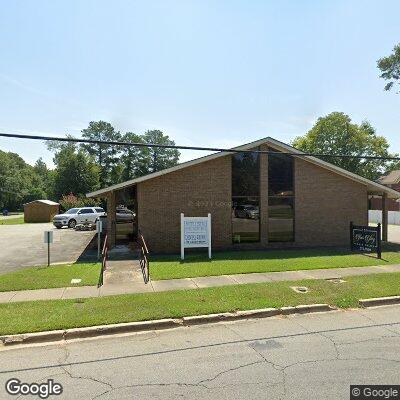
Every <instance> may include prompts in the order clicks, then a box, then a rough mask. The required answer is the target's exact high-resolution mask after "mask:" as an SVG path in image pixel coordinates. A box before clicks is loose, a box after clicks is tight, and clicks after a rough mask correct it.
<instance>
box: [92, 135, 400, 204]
mask: <svg viewBox="0 0 400 400" xmlns="http://www.w3.org/2000/svg"><path fill="white" fill-rule="evenodd" d="M262 144H267V145H270V146H272V147H276V148H277V150H284V151H286V152H290V153H292V154H299V155H300V154H304V152H302V151H300V150H298V149H296V148H294V147H292V146H289V145H287V144H286V143H283V142H280V141H278V140H276V139H273V138H271V137H266V138H264V139H260V140H257V141H255V142H251V143H247V144H245V145H242V146H238V147H234V148H233V149H232V150H250V149H252V148H254V147H257V146H260V145H262ZM229 154H232V153H230V152H227V151H221V152H218V153H213V154H210V155H208V156H204V157H200V158H196V159H195V160H191V161H187V162H184V163H182V164H178V165H176V166H174V167H171V168H167V169H163V170H162V171H158V172H154V173H152V174H148V175H144V176H142V177H140V178H136V179H131V180H130V181H126V182H122V183H118V184H116V185H112V186H109V187H106V188H104V189H100V190H96V191H94V192H91V193H88V194H87V195H86V197H99V196H102V195H104V194H106V193H109V192H112V191H113V190H118V189H123V188H125V187H128V186H132V185H134V184H137V183H140V182H143V181H147V180H149V179H153V178H157V177H159V176H162V175H165V174H169V173H170V172H175V171H179V170H181V169H183V168H187V167H191V166H194V165H197V164H200V163H202V162H205V161H211V160H214V159H216V158H219V157H223V156H226V155H229ZM301 158H302V159H304V160H306V161H309V162H311V163H313V164H315V165H318V166H320V167H322V168H325V169H328V170H330V171H332V172H335V173H337V174H339V175H342V176H344V177H346V178H349V179H351V180H353V181H355V182H358V183H362V184H363V185H366V186H367V188H368V190H370V191H376V192H377V193H382V192H383V193H386V194H388V197H389V198H395V199H398V198H400V192H398V191H396V190H394V189H391V188H389V187H387V186H384V185H382V184H380V183H377V182H373V181H371V180H369V179H366V178H363V177H362V176H359V175H356V174H353V173H352V172H349V171H347V170H345V169H343V168H340V167H337V166H336V165H333V164H330V163H328V162H326V161H323V160H321V159H319V158H316V157H312V156H302V157H301Z"/></svg>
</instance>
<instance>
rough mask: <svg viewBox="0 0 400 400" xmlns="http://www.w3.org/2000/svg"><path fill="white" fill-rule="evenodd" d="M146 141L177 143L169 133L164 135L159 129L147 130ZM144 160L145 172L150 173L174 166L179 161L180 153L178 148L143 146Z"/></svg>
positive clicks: (164, 143)
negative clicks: (171, 138)
mask: <svg viewBox="0 0 400 400" xmlns="http://www.w3.org/2000/svg"><path fill="white" fill-rule="evenodd" d="M143 141H144V142H145V143H153V144H161V145H169V146H173V145H175V142H174V141H173V140H170V138H169V137H168V136H167V135H164V134H163V133H162V132H161V131H159V130H152V131H147V132H146V133H145V134H144V135H143ZM142 156H143V159H142V162H143V163H144V173H146V174H150V173H152V172H157V171H161V170H163V169H165V168H170V167H173V166H174V165H176V164H177V163H178V160H179V156H180V153H179V151H178V150H177V149H168V148H157V147H144V148H142Z"/></svg>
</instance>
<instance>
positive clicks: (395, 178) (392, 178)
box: [378, 169, 400, 185]
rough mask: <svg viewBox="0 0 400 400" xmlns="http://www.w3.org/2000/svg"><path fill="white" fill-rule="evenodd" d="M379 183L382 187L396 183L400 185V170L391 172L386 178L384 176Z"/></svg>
mask: <svg viewBox="0 0 400 400" xmlns="http://www.w3.org/2000/svg"><path fill="white" fill-rule="evenodd" d="M378 182H379V183H381V184H382V185H393V184H396V183H400V170H399V169H398V170H395V171H392V172H390V173H389V174H388V175H386V176H382V177H380V178H379V179H378Z"/></svg>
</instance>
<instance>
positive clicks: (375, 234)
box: [350, 222, 382, 258]
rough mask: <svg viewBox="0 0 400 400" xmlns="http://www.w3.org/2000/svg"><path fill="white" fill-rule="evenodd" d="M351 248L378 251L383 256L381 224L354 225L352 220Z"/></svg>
mask: <svg viewBox="0 0 400 400" xmlns="http://www.w3.org/2000/svg"><path fill="white" fill-rule="evenodd" d="M350 249H351V251H354V250H358V251H363V252H372V251H376V254H377V256H378V258H382V238H381V224H378V226H376V227H375V226H362V225H354V224H353V222H350Z"/></svg>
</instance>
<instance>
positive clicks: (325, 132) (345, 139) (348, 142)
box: [292, 112, 396, 180]
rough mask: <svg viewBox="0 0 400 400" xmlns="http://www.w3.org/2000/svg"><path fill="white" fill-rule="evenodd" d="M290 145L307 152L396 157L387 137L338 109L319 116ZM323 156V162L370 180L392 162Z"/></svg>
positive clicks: (382, 172) (380, 173) (367, 123)
mask: <svg viewBox="0 0 400 400" xmlns="http://www.w3.org/2000/svg"><path fill="white" fill-rule="evenodd" d="M292 144H293V146H294V147H296V148H298V149H300V150H302V151H304V152H306V153H317V154H332V155H339V154H348V155H351V156H361V155H368V156H381V157H393V156H396V155H393V154H390V153H389V144H388V142H387V140H386V139H385V138H384V137H383V136H378V135H377V134H376V132H375V129H374V128H373V127H372V126H371V124H370V123H369V122H367V121H364V122H362V123H361V124H360V125H357V124H355V123H352V122H351V119H350V117H349V116H348V115H346V114H344V113H341V112H333V113H331V114H329V115H327V116H325V117H321V118H319V119H318V120H317V122H316V124H315V125H314V126H313V127H312V128H311V129H310V130H309V131H308V132H307V134H306V135H304V136H300V137H297V138H296V139H295V140H294V141H293V143H292ZM321 158H322V157H321ZM323 158H324V159H325V161H328V162H330V163H332V164H335V165H337V166H339V167H341V168H344V169H346V170H348V171H350V172H353V173H355V174H358V175H361V176H364V177H365V178H368V179H371V180H376V179H377V178H378V177H379V176H381V175H382V174H384V173H386V172H387V171H388V170H389V169H390V168H391V167H392V165H393V163H392V162H391V161H387V160H368V159H360V158H355V157H346V158H341V157H323Z"/></svg>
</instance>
